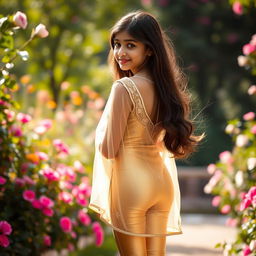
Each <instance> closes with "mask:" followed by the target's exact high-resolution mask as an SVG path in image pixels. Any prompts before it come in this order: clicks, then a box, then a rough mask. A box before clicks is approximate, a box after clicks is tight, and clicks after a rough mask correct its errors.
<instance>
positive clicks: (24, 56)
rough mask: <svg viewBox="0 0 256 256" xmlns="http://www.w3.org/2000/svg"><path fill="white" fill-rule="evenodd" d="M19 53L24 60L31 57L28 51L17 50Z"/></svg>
mask: <svg viewBox="0 0 256 256" xmlns="http://www.w3.org/2000/svg"><path fill="white" fill-rule="evenodd" d="M17 53H18V55H20V57H21V58H22V60H24V61H27V60H28V58H29V54H28V52H27V51H17Z"/></svg>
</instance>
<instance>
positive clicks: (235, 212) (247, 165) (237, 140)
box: [205, 1, 256, 256]
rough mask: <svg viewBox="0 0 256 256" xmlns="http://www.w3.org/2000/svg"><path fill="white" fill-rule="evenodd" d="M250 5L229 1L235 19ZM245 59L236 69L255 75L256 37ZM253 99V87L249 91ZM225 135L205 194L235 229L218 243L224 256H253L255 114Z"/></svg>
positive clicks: (235, 123)
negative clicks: (227, 147)
mask: <svg viewBox="0 0 256 256" xmlns="http://www.w3.org/2000/svg"><path fill="white" fill-rule="evenodd" d="M252 2H253V1H231V3H232V4H233V11H234V12H235V13H236V14H237V15H242V14H244V13H245V10H247V9H248V8H249V7H250V6H251V5H252ZM242 52H243V54H244V55H240V56H239V57H238V65H239V66H241V67H245V68H246V69H247V70H250V71H251V73H252V74H253V75H254V76H255V75H256V34H254V35H253V36H252V37H251V40H250V42H248V43H247V44H245V45H244V46H243V47H242ZM248 94H249V95H250V96H251V97H255V94H256V86H255V85H251V86H250V87H249V88H248ZM225 132H226V133H227V134H229V135H230V136H231V137H232V140H233V142H234V147H233V149H232V152H230V151H224V152H222V153H220V155H219V161H218V162H217V163H216V164H210V165H209V166H208V169H207V170H208V172H209V173H210V174H211V175H212V177H211V179H210V180H209V182H208V184H207V185H206V186H205V192H206V193H212V194H213V195H215V196H214V197H213V200H212V205H213V206H215V207H218V208H219V210H220V212H221V213H222V214H227V215H229V218H228V219H227V223H226V224H227V225H229V226H234V227H237V237H236V240H235V241H234V242H233V243H226V242H223V243H219V244H217V245H216V247H222V248H223V253H224V255H227V256H229V255H241V254H242V255H244V256H246V255H250V256H252V255H256V242H255V241H256V186H255V184H256V120H255V113H254V112H253V111H250V112H248V113H245V114H244V115H243V117H242V119H240V120H239V119H235V120H230V121H228V124H227V126H226V129H225Z"/></svg>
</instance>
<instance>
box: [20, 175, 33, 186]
mask: <svg viewBox="0 0 256 256" xmlns="http://www.w3.org/2000/svg"><path fill="white" fill-rule="evenodd" d="M23 180H24V182H25V183H26V184H28V185H35V184H36V182H35V181H34V180H32V179H31V178H30V177H28V176H27V175H26V176H24V177H23Z"/></svg>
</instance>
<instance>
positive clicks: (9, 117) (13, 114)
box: [4, 109, 15, 122]
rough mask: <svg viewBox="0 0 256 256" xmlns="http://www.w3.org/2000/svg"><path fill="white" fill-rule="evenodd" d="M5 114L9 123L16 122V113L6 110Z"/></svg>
mask: <svg viewBox="0 0 256 256" xmlns="http://www.w3.org/2000/svg"><path fill="white" fill-rule="evenodd" d="M4 113H5V114H6V115H7V119H8V121H10V122H11V121H13V120H14V117H15V112H14V111H12V110H10V109H5V110H4Z"/></svg>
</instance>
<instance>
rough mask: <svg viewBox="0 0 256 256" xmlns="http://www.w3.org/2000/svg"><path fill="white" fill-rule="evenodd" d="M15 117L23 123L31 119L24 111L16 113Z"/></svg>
mask: <svg viewBox="0 0 256 256" xmlns="http://www.w3.org/2000/svg"><path fill="white" fill-rule="evenodd" d="M16 118H17V120H18V121H20V122H21V123H23V124H25V123H28V122H30V121H31V119H32V117H31V116H30V115H28V114H24V113H18V114H17V117H16Z"/></svg>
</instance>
